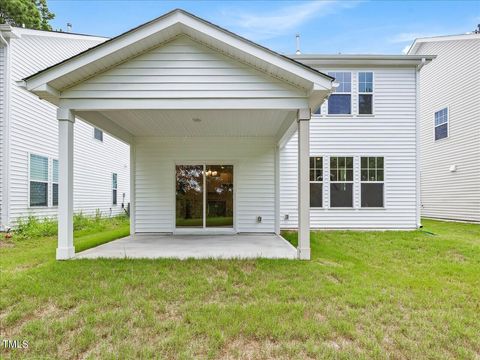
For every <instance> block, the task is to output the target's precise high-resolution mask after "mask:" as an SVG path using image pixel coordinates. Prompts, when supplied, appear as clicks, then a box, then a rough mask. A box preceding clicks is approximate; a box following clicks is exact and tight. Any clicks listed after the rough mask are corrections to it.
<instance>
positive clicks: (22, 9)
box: [0, 0, 55, 30]
mask: <svg viewBox="0 0 480 360" xmlns="http://www.w3.org/2000/svg"><path fill="white" fill-rule="evenodd" d="M54 17H55V14H53V13H51V12H50V10H48V6H47V0H0V24H9V25H12V26H19V27H22V26H24V25H25V27H26V28H28V29H37V30H52V27H51V26H50V24H49V21H50V20H52V19H53V18H54Z"/></svg>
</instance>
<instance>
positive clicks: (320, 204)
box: [19, 10, 433, 259]
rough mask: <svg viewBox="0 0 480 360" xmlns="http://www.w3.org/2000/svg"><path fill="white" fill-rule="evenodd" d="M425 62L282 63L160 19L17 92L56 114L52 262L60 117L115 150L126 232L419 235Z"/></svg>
mask: <svg viewBox="0 0 480 360" xmlns="http://www.w3.org/2000/svg"><path fill="white" fill-rule="evenodd" d="M432 59H433V57H432V56H428V55H421V56H420V55H398V56H382V55H372V56H370V55H363V56H362V55H356V56H354V55H352V56H350V55H299V56H290V57H289V56H284V55H280V54H278V53H276V52H274V51H272V50H270V49H267V48H265V47H262V46H260V45H258V44H255V43H253V42H251V41H249V40H247V39H245V38H242V37H240V36H238V35H236V34H234V33H232V32H229V31H227V30H225V29H223V28H220V27H218V26H216V25H214V24H212V23H210V22H208V21H205V20H203V19H201V18H198V17H196V16H194V15H192V14H189V13H187V12H185V11H183V10H174V11H172V12H169V13H167V14H165V15H163V16H161V17H159V18H157V19H154V20H152V21H150V22H148V23H145V24H143V25H141V26H139V27H136V28H134V29H132V30H130V31H128V32H126V33H124V34H121V35H119V36H117V37H115V38H112V39H110V40H109V41H108V42H104V43H101V44H99V45H97V46H96V47H94V48H91V49H89V50H87V51H85V52H83V53H80V54H77V55H75V56H72V57H70V58H69V59H67V60H65V61H63V62H60V63H58V64H55V65H53V66H51V67H50V68H46V69H43V70H41V71H39V72H37V73H35V74H31V75H29V76H26V77H25V78H24V79H23V82H21V83H19V84H20V85H21V86H22V87H23V88H25V89H26V90H28V91H30V92H31V93H33V94H36V95H38V96H39V97H42V98H44V99H46V100H47V101H48V102H50V103H51V104H52V105H55V106H58V111H57V115H56V117H57V120H58V126H59V130H60V131H59V133H58V140H59V146H60V149H62V150H61V152H60V172H59V179H60V185H61V186H60V196H59V206H60V215H61V217H60V218H59V220H60V221H59V240H58V241H59V246H58V249H57V258H59V259H66V258H70V257H72V256H74V248H73V237H72V216H73V213H74V207H75V206H74V204H75V203H74V202H73V201H72V200H71V199H72V198H71V196H72V192H74V185H75V184H76V181H78V180H77V177H78V176H79V175H77V173H75V174H73V166H74V164H75V162H72V159H73V158H74V156H78V155H76V153H77V152H78V151H77V150H76V148H75V147H74V141H73V139H74V136H76V135H74V134H75V133H76V132H75V131H74V129H75V126H77V125H76V124H77V123H76V122H75V116H77V117H80V118H82V119H84V120H85V121H87V122H89V123H90V124H92V125H94V126H96V127H98V128H100V129H103V130H104V131H106V132H109V133H110V134H112V135H113V136H116V137H118V138H120V139H122V140H123V141H125V142H126V143H128V144H130V154H131V155H130V162H131V164H130V176H131V181H130V184H131V188H130V202H131V225H130V226H131V233H132V235H135V234H141V233H173V234H185V233H194V234H218V233H221V234H234V233H277V234H278V233H279V232H280V231H281V229H282V228H295V229H298V232H299V245H298V256H299V257H300V258H302V259H307V258H309V257H310V235H309V234H310V232H309V231H310V228H314V229H317V228H318V229H327V228H333V229H347V228H348V229H404V230H408V229H416V228H418V227H419V225H420V182H419V180H420V177H419V173H420V161H419V132H418V129H419V114H418V108H417V106H418V101H417V99H418V97H417V92H418V86H419V77H418V74H419V70H420V69H421V68H422V67H423V66H424V65H425V64H428V63H429V62H430V61H431V60H432Z"/></svg>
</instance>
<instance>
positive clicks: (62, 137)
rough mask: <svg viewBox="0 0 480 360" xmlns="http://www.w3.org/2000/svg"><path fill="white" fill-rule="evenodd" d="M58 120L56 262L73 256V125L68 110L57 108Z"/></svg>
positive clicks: (71, 115)
mask: <svg viewBox="0 0 480 360" xmlns="http://www.w3.org/2000/svg"><path fill="white" fill-rule="evenodd" d="M57 120H58V248H57V260H66V259H70V258H72V257H73V256H74V255H75V248H74V247H73V124H74V123H75V117H74V115H73V112H72V111H71V110H70V109H64V108H59V109H58V110H57Z"/></svg>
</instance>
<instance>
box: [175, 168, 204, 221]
mask: <svg viewBox="0 0 480 360" xmlns="http://www.w3.org/2000/svg"><path fill="white" fill-rule="evenodd" d="M175 172H176V210H175V225H176V226H177V227H200V228H202V227H203V177H204V176H203V165H177V166H176V167H175Z"/></svg>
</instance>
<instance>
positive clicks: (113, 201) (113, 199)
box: [112, 173, 118, 205]
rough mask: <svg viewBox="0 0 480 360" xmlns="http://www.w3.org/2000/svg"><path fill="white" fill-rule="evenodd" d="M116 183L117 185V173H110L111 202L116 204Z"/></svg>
mask: <svg viewBox="0 0 480 360" xmlns="http://www.w3.org/2000/svg"><path fill="white" fill-rule="evenodd" d="M117 185H118V175H117V174H116V173H113V174H112V204H113V205H117Z"/></svg>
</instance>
